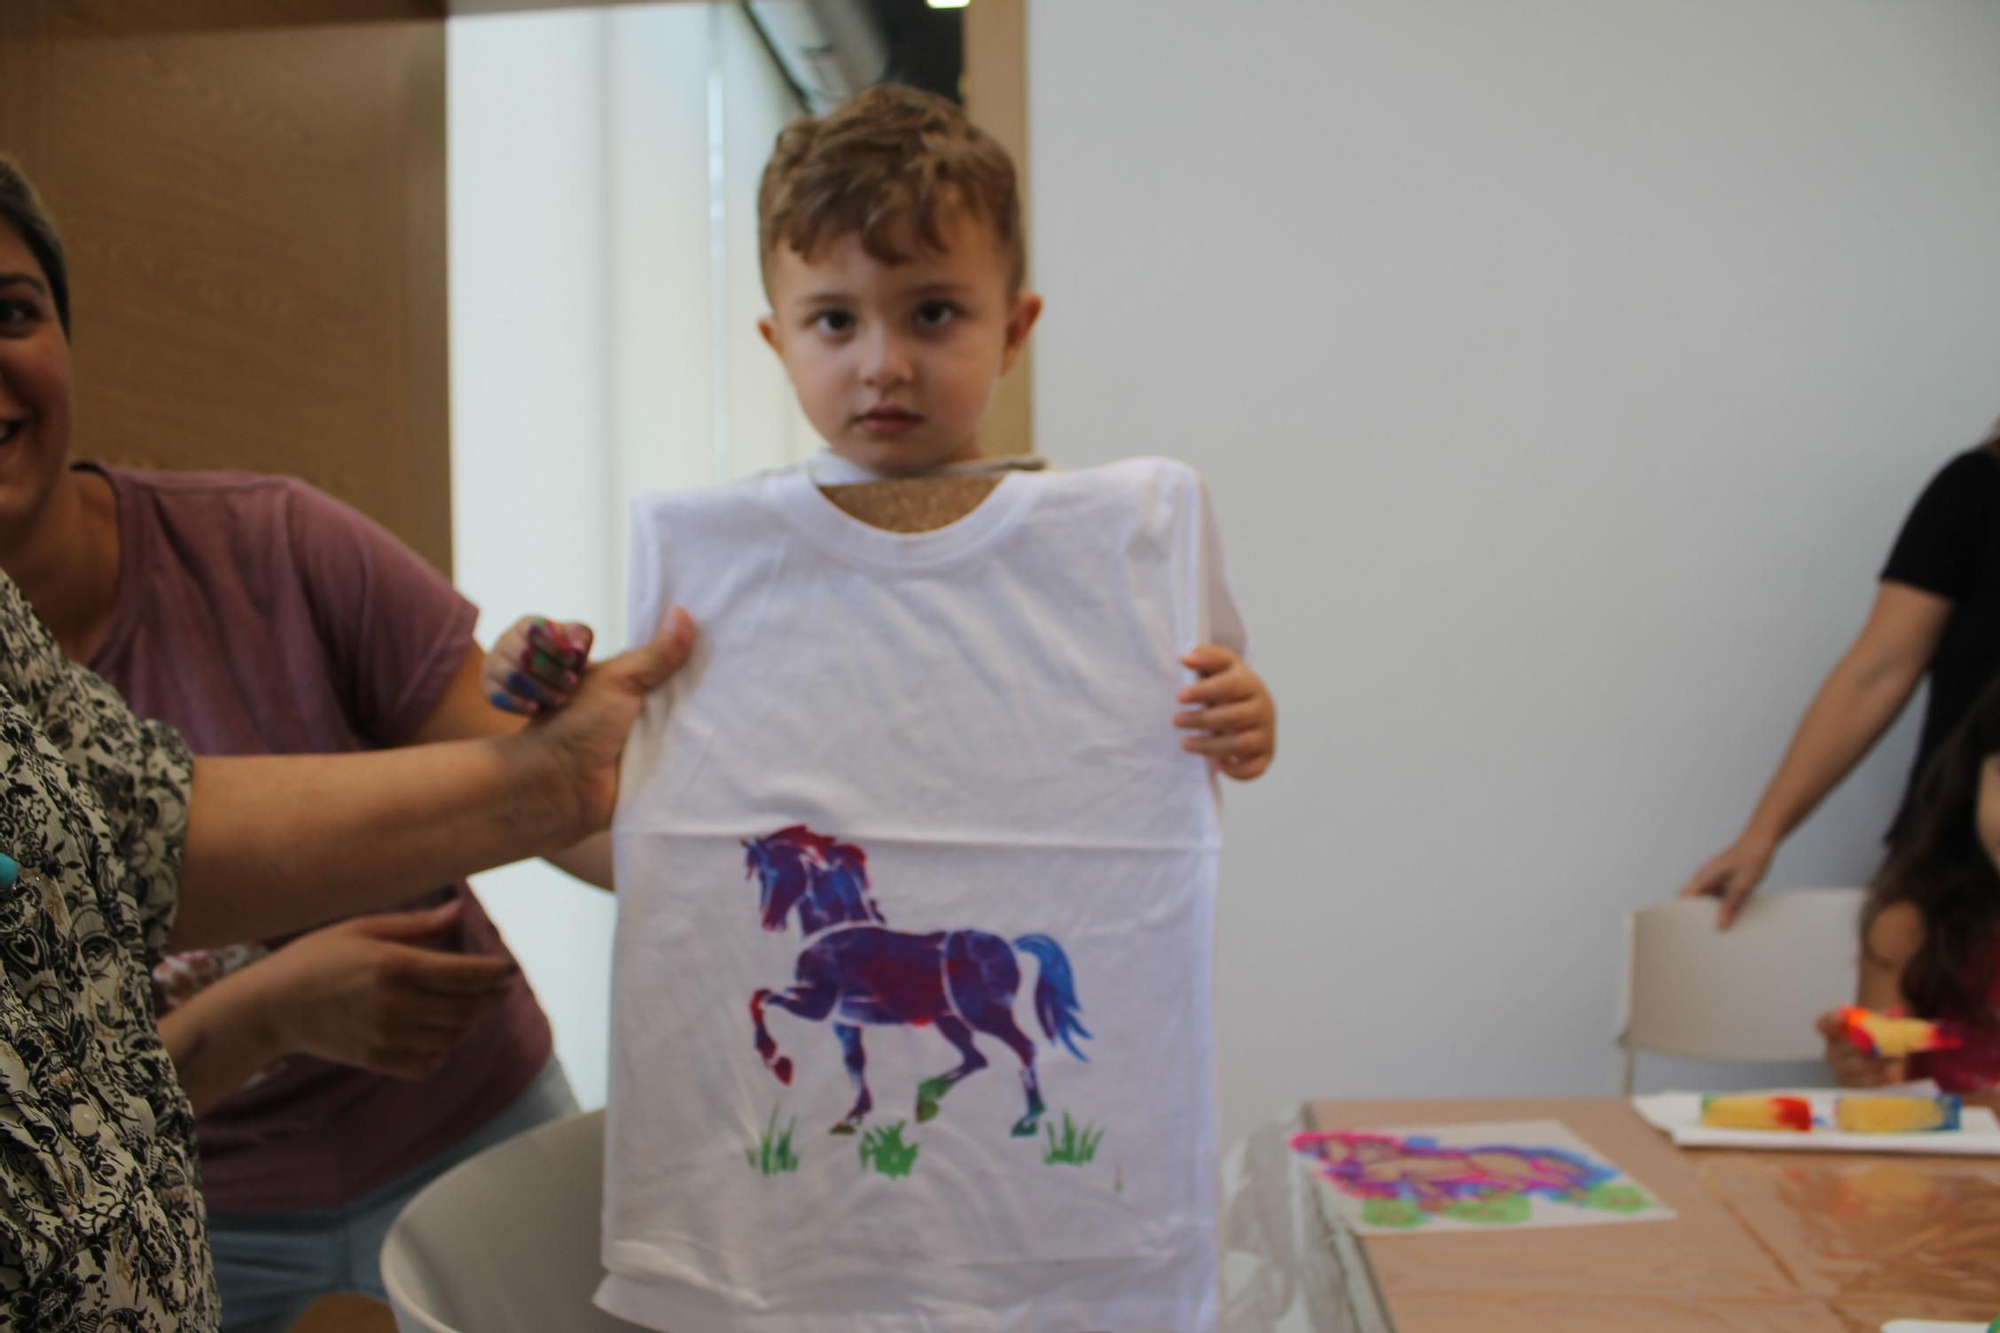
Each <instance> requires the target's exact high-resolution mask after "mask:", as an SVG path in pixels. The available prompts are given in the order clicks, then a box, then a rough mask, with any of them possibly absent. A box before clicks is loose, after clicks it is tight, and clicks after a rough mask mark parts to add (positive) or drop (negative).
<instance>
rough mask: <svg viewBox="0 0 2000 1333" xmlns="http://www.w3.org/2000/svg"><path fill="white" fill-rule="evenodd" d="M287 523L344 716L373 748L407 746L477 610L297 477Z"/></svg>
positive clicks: (375, 529) (417, 559)
mask: <svg viewBox="0 0 2000 1333" xmlns="http://www.w3.org/2000/svg"><path fill="white" fill-rule="evenodd" d="M287 503H288V506H289V512H288V514H287V526H288V528H289V533H290V538H291V544H292V554H293V558H294V559H295V560H297V561H298V565H299V569H300V572H301V574H302V576H303V578H304V580H305V584H306V595H307V597H308V598H309V600H310V601H311V603H312V608H313V617H314V620H315V623H316V624H317V626H318V629H319V633H320V637H321V639H322V640H323V641H324V642H325V644H326V647H327V651H328V653H329V655H330V657H331V659H332V663H333V667H334V670H335V673H336V677H335V684H336V687H337V688H338V689H339V691H340V693H341V699H342V705H343V707H344V708H345V710H346V712H347V716H348V720H349V722H350V723H351V724H352V725H353V727H354V729H355V730H356V731H358V732H359V733H360V734H361V735H363V736H365V737H367V738H368V739H369V740H371V741H373V742H374V743H375V744H377V745H382V746H395V745H402V744H405V743H407V742H408V741H409V740H410V739H411V737H413V736H414V735H416V733H417V729H418V728H419V727H421V726H422V725H423V724H424V722H425V721H426V720H427V719H428V718H429V717H430V716H431V714H432V713H434V712H435V711H437V707H438V705H439V704H440V703H442V702H443V701H444V696H445V691H446V689H447V688H448V687H449V686H450V684H451V681H452V678H453V677H454V676H455V675H456V674H457V672H458V669H459V667H460V665H461V664H462V663H463V662H464V661H465V656H466V653H467V652H468V651H469V650H470V649H471V648H472V647H473V645H474V640H473V637H472V631H473V626H474V624H475V622H476V621H477V620H478V618H479V612H478V608H476V607H475V606H473V604H472V603H471V602H469V601H467V600H466V599H465V598H464V597H462V596H460V595H459V592H458V590H457V589H455V588H453V587H452V586H451V583H450V581H449V580H447V579H446V578H445V577H444V576H443V575H442V574H440V573H438V572H437V571H436V570H435V569H433V568H431V567H430V565H428V564H426V563H425V562H424V560H423V558H422V557H421V556H419V555H418V554H417V553H416V552H415V551H412V550H411V549H410V548H409V547H407V546H405V545H403V543H402V542H400V541H398V540H396V538H395V537H393V536H391V535H390V534H389V532H388V530H387V529H385V528H383V527H382V526H381V525H380V524H379V523H376V522H375V521H374V520H372V519H370V518H368V517H366V516H365V515H363V514H361V513H359V512H357V511H356V510H354V509H351V508H349V507H348V506H346V505H344V504H341V503H340V502H339V501H337V500H334V499H332V498H331V497H329V496H327V495H325V494H322V493H321V492H319V491H317V490H314V489H313V488H312V487H311V486H308V485H306V484H305V483H304V482H292V483H289V485H288V495H287Z"/></svg>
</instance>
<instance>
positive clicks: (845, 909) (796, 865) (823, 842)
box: [753, 824, 887, 922]
mask: <svg viewBox="0 0 2000 1333" xmlns="http://www.w3.org/2000/svg"><path fill="white" fill-rule="evenodd" d="M755 846H756V847H757V848H761V849H763V850H764V851H765V853H766V854H767V855H769V856H770V857H771V858H772V860H774V861H778V860H784V861H789V862H790V863H791V864H790V865H789V866H787V867H786V869H787V870H788V871H789V872H791V873H794V874H802V875H804V876H805V878H806V881H807V886H806V888H805V889H804V892H803V894H802V895H801V896H802V897H805V898H807V899H810V900H811V901H812V903H813V905H814V906H815V907H816V908H818V909H819V910H820V911H821V912H822V913H823V914H825V915H827V916H829V917H830V918H831V919H832V920H834V921H875V922H885V921H886V920H887V918H885V917H884V916H883V915H882V909H881V908H879V907H877V906H876V905H875V899H874V896H873V895H872V894H871V893H870V892H869V889H868V853H867V852H865V851H863V850H862V849H861V848H859V847H857V846H855V845H854V844H853V843H847V842H841V841H840V840H839V839H837V838H833V837H829V836H827V835H826V834H824V833H815V832H813V831H812V830H811V829H810V828H807V827H806V826H805V825H804V824H793V825H791V826H790V827H788V828H782V829H779V830H778V831H777V832H776V833H773V834H771V835H770V836H768V837H764V838H759V839H757V841H756V844H755ZM753 854H754V853H753ZM787 905H789V904H787Z"/></svg>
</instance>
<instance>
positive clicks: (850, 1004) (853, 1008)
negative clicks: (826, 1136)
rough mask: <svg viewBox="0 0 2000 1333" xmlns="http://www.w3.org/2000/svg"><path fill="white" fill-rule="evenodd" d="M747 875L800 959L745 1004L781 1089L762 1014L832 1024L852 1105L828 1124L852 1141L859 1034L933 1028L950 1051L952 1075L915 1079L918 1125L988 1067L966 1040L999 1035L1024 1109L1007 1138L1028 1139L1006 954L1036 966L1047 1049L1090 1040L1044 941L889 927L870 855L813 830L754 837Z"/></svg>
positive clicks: (1024, 1057) (769, 920)
mask: <svg viewBox="0 0 2000 1333" xmlns="http://www.w3.org/2000/svg"><path fill="white" fill-rule="evenodd" d="M743 846H744V847H745V848H746V849H747V853H746V855H745V857H744V874H745V877H746V878H747V877H749V876H751V875H755V876H756V878H757V880H758V882H759V884H760V885H761V886H762V891H761V894H760V896H759V900H758V907H759V911H760V912H761V914H762V917H763V925H764V929H766V930H770V931H780V930H783V929H784V928H785V923H786V922H787V921H788V920H789V919H790V918H791V916H792V915H793V914H794V913H796V914H797V915H798V918H799V928H800V930H801V931H802V932H803V933H804V935H805V938H806V941H807V943H806V947H805V949H804V951H803V952H801V953H800V954H799V960H798V964H797V967H796V970H795V972H794V976H795V978H796V980H795V982H794V984H793V985H792V986H791V987H790V989H788V990H782V991H776V990H760V991H758V992H757V993H756V994H755V995H753V996H751V997H750V1017H751V1020H752V1021H753V1023H754V1024H755V1026H756V1033H757V1053H758V1054H759V1055H761V1056H763V1057H764V1063H765V1064H766V1065H768V1066H769V1067H770V1069H771V1072H772V1073H774V1074H776V1075H777V1076H778V1081H779V1082H780V1083H784V1084H787V1085H789V1084H790V1083H791V1081H792V1062H791V1059H790V1057H788V1056H783V1055H780V1054H778V1043H777V1042H775V1041H773V1040H772V1039H771V1034H770V1032H769V1031H768V1030H767V1029H766V1028H765V1026H764V1009H765V1006H767V1005H770V1006H775V1007H776V1008H779V1009H783V1010H786V1011H787V1012H790V1013H793V1014H796V1015H798V1016H799V1017H800V1018H807V1019H811V1020H813V1021H814V1022H824V1021H826V1020H827V1019H832V1020H833V1031H834V1035H836V1036H837V1037H839V1038H840V1045H841V1050H842V1052H843V1054H844V1055H845V1057H846V1063H847V1072H848V1076H849V1077H850V1078H851V1079H852V1080H853V1083H854V1089H855V1100H854V1108H853V1109H852V1110H850V1111H849V1112H848V1113H847V1115H846V1117H845V1118H844V1119H842V1120H841V1121H840V1123H839V1124H837V1125H835V1126H834V1127H833V1132H834V1133H836V1134H852V1133H854V1132H855V1131H856V1129H857V1128H858V1127H859V1126H860V1124H861V1122H862V1121H863V1120H865V1119H867V1117H868V1112H869V1111H870V1109H872V1108H873V1106H874V1104H875V1101H874V1098H873V1097H872V1096H871V1095H870V1094H869V1092H868V1080H867V1078H866V1076H865V1075H866V1066H867V1056H866V1053H865V1052H864V1051H863V1050H862V1046H861V1029H862V1028H863V1027H864V1026H871V1025H872V1026H895V1025H913V1026H922V1025H924V1024H926V1023H933V1024H936V1025H937V1030H938V1032H939V1034H940V1035H942V1036H943V1037H944V1039H945V1040H946V1041H948V1042H950V1043H951V1044H952V1045H953V1046H955V1047H957V1048H958V1053H959V1055H960V1057H961V1059H960V1062H959V1065H958V1067H957V1068H955V1069H951V1070H948V1071H946V1072H945V1073H942V1074H939V1075H938V1076H937V1077H935V1078H928V1079H925V1080H924V1081H923V1082H922V1083H921V1084H919V1085H918V1087H917V1120H918V1121H919V1122H923V1121H927V1120H930V1119H931V1118H932V1117H934V1116H936V1115H937V1113H938V1104H939V1103H940V1102H942V1101H943V1100H944V1096H945V1094H946V1093H948V1092H950V1091H951V1090H952V1088H953V1087H955V1086H957V1084H958V1083H959V1081H960V1080H962V1079H964V1078H966V1077H968V1076H970V1075H972V1074H975V1073H978V1072H979V1071H980V1070H981V1069H984V1068H985V1067H986V1063H987V1061H986V1057H985V1056H983V1055H981V1054H980V1053H979V1049H978V1047H977V1046H975V1045H974V1044H973V1033H974V1032H983V1033H986V1034H987V1035H989V1036H993V1037H998V1038H999V1039H1000V1040H1001V1041H1003V1042H1005V1043H1006V1044H1007V1046H1008V1047H1009V1048H1010V1049H1011V1050H1012V1051H1013V1052H1014V1054H1015V1055H1016V1056H1017V1057H1018V1058H1019V1059H1020V1061H1021V1084H1022V1087H1023V1089H1024V1090H1025V1091H1026V1093H1027V1097H1028V1110H1027V1113H1026V1114H1025V1115H1023V1116H1022V1117H1021V1118H1020V1119H1019V1120H1018V1121H1016V1122H1015V1123H1014V1130H1013V1132H1014V1134H1015V1136H1016V1137H1021V1138H1029V1137H1033V1136H1034V1134H1035V1133H1036V1131H1037V1127H1038V1126H1039V1124H1040V1122H1041V1117H1042V1114H1043V1112H1044V1110H1045V1109H1046V1108H1045V1107H1044V1106H1043V1104H1042V1090H1041V1085H1040V1083H1039V1081H1038V1080H1037V1078H1036V1076H1035V1044H1034V1042H1032V1041H1031V1040H1029V1038H1028V1036H1027V1034H1026V1033H1024V1032H1022V1031H1021V1029H1020V1026H1019V1025H1018V1024H1016V1023H1015V1022H1014V995H1015V992H1017V991H1018V990H1019V989H1020V986H1021V968H1020V965H1019V964H1018V963H1017V962H1016V960H1015V957H1014V955H1015V952H1016V951H1017V950H1018V951H1019V952H1021V953H1024V954H1028V955H1031V956H1032V957H1033V958H1034V959H1035V960H1036V962H1037V963H1039V964H1040V967H1041V975H1040V977H1039V978H1038V979H1037V981H1036V983H1035V1013H1036V1016H1037V1017H1039V1018H1040V1019H1041V1023H1042V1030H1043V1031H1044V1032H1046V1033H1047V1034H1048V1038H1049V1041H1050V1042H1052V1043H1056V1042H1059V1043H1061V1044H1062V1045H1063V1046H1065V1047H1067V1048H1068V1050H1069V1052H1070V1054H1071V1055H1074V1056H1075V1057H1076V1058H1077V1059H1079V1060H1083V1059H1087V1058H1088V1057H1086V1056H1085V1055H1084V1053H1083V1052H1082V1051H1081V1050H1079V1049H1077V1044H1076V1040H1077V1038H1079V1037H1083V1038H1088V1037H1089V1036H1090V1033H1089V1032H1088V1031H1087V1030H1085V1028H1084V1026H1083V1024H1082V1023H1081V1022H1079V1021H1078V1019H1077V1016H1078V1015H1079V1014H1080V1013H1081V1012H1082V1006H1081V1005H1079V1004H1078V1003H1077V999H1076V985H1075V982H1074V981H1073V980H1072V979H1071V976H1070V970H1069V958H1068V956H1067V955H1066V954H1064V953H1063V951H1062V946H1061V945H1059V944H1057V943H1056V942H1055V941H1054V940H1052V939H1050V938H1049V937H1048V936H1046V935H1023V936H1022V937H1021V938H1019V939H1017V940H1015V941H1013V943H1012V944H1009V943H1008V942H1007V941H1006V940H1005V939H1002V938H1001V937H1000V936H998V935H993V934H989V933H988V932H986V931H983V930H951V931H934V932H932V933H930V934H928V935H913V934H910V933H908V932H906V931H898V930H890V929H888V927H887V921H886V919H885V918H884V917H883V915H882V909H881V908H879V907H877V906H876V905H875V899H874V897H873V895H872V894H871V893H870V892H869V885H868V857H867V854H866V853H865V852H863V851H862V850H861V849H860V848H859V847H855V846H851V845H850V844H848V843H844V842H838V841H835V840H834V839H833V838H829V837H826V836H825V835H823V834H819V833H814V832H813V831H812V830H811V829H809V828H807V827H806V826H805V825H803V824H794V825H793V826H792V827H790V828H785V829H780V830H779V831H778V832H776V833H773V834H771V835H769V836H768V837H763V838H749V839H745V840H744V842H743Z"/></svg>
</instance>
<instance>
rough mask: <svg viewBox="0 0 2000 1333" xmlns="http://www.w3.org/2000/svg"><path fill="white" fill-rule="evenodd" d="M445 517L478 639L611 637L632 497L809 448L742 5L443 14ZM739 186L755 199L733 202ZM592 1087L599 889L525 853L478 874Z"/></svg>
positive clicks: (768, 92) (756, 69)
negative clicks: (790, 368) (773, 307)
mask: <svg viewBox="0 0 2000 1333" xmlns="http://www.w3.org/2000/svg"><path fill="white" fill-rule="evenodd" d="M447 36H448V58H449V69H448V73H449V94H448V95H449V112H450V117H451V121H450V168H449V171H450V192H451V193H450V205H451V223H450V229H451V261H450V262H451V335H452V352H451V357H452V359H451V371H452V490H453V494H452V513H453V521H454V547H455V558H456V565H457V569H456V574H457V580H458V584H459V586H460V588H461V589H463V590H464V591H465V592H466V594H467V595H468V596H470V597H471V598H472V599H473V600H474V601H476V602H478V603H479V605H480V607H481V616H480V621H479V634H480V637H481V639H482V641H483V642H487V643H491V642H492V641H493V639H494V638H495V637H496V636H498V635H499V634H500V632H501V631H503V630H504V629H505V628H506V627H507V626H508V625H509V624H511V623H512V622H513V621H514V619H515V618H516V617H517V616H520V615H523V614H526V613H528V612H540V613H545V614H549V615H555V616H560V617H562V618H564V619H573V620H583V621H587V622H588V623H590V624H591V625H593V626H594V627H596V629H597V630H598V633H599V641H600V643H602V644H604V645H605V646H606V648H607V649H616V648H617V647H618V646H619V645H621V644H623V643H624V642H626V640H627V638H628V636H629V628H628V627H627V626H626V624H625V591H624V580H625V568H626V513H627V506H628V505H629V503H630V501H631V499H632V497H633V496H636V495H640V494H644V493H646V492H648V491H655V490H663V489H669V488H676V487H685V486H699V485H704V484H708V483H712V482H716V481H721V480H725V479H727V478H729V477H732V476H736V475H739V474H741V473H743V472H746V471H754V470H756V469H757V468H761V467H767V466H770V465H772V464H775V463H781V462H784V461H786V460H788V459H790V458H794V457H798V456H801V455H802V454H803V453H805V452H810V450H811V448H812V447H813V445H814V444H815V441H813V439H812V436H811V433H810V429H809V428H808V427H807V426H805V424H804V423H803V421H802V420H801V419H800V418H798V416H797V413H796V411H795V410H794V409H792V408H791V407H789V406H788V405H789V404H790V402H791V394H790V391H789V389H788V387H787V386H786V383H785V379H784V374H783V371H782V369H781V368H780V367H779V365H778V363H777V361H776V358H774V357H773V356H771V354H770V353H769V351H768V350H767V349H765V348H764V346H763V345H762V343H761V342H759V341H757V338H756V333H755V330H754V321H755V319H756V317H757V315H758V314H759V313H760V312H761V311H762V310H763V308H764V303H763V295H762V292H761V290H760V288H759V284H758V279H757V265H756V214H755V209H754V206H748V207H746V198H747V199H748V200H751V201H754V196H755V190H756V178H757V174H758V173H759V172H760V171H761V170H762V168H763V162H764V158H765V157H766V155H767V154H768V152H769V149H770V145H771V140H772V139H773V138H774V137H775V136H776V134H777V131H778V128H779V127H780V126H781V125H782V124H783V123H784V121H785V120H787V119H789V118H790V116H792V115H793V114H796V111H797V108H796V106H794V105H793V104H791V102H790V100H789V93H788V92H787V91H786V90H785V88H784V85H783V83H782V82H781V81H780V80H779V78H778V76H777V75H776V73H775V72H774V71H773V69H772V68H771V66H770V64H769V61H768V59H767V58H766V57H765V56H764V54H763V52H762V49H761V48H760V47H759V46H758V45H757V42H756V38H755V36H754V34H753V33H752V31H751V30H750V29H749V27H748V25H747V24H746V23H745V21H744V19H743V16H742V14H741V13H740V12H738V11H737V9H736V7H735V6H734V5H721V4H711V5H695V4H665V5H633V6H626V7H620V8H616V9H599V10H571V11H564V12H560V13H551V14H535V15H508V16H501V17H489V18H460V19H453V20H452V21H451V24H450V26H449V27H448V29H447ZM746 192H747V194H746ZM476 884H477V887H478V890H479V893H480V896H481V898H482V900H483V901H484V902H485V903H486V906H487V909H488V910H489V911H490V912H491V913H492V914H493V916H494V918H495V920H496V921H498V922H499V925H500V928H501V930H502V932H503V933H504V934H505V935H506V937H507V941H508V943H509V945H510V946H511V947H512V948H513V950H514V952H515V954H516V955H517V956H518V957H519V958H520V960H521V964H522V967H523V969H524V970H525V971H526V973H527V976H528V980H529V982H530V983H531V984H532V985H533V986H534V987H535V991H536V994H537V995H538V996H539V997H540V998H541V1001H542V1005H543V1007H544V1008H545V1009H546V1010H547V1011H548V1013H549V1018H550V1021H551V1023H552V1024H553V1026H554V1028H555V1035H556V1050H557V1053H558V1054H559V1055H560V1056H561V1057H562V1060H563V1062H564V1064H565V1065H566V1066H567V1067H568V1070H569V1073H570V1081H571V1083H572V1085H573V1086H574V1087H575V1089H576V1092H577V1096H578V1098H579V1100H580V1101H581V1102H582V1103H583V1104H584V1105H585V1106H586V1107H590V1106H600V1105H602V1104H603V1102H604V1089H605V1070H606V1040H607V1036H608V1032H609V1003H610V992H609V983H610V968H611V931H612V926H613V923H614V921H615V919H616V907H615V904H614V903H613V901H612V899H611V898H610V896H609V895H606V894H604V893H601V892H599V891H598V890H595V889H591V888H587V887H584V886H582V885H579V884H577V883H576V882H575V881H573V880H570V879H568V878H567V877H566V876H564V875H563V874H561V873H560V872H558V871H555V870H552V869H550V868H549V867H547V866H545V865H542V864H540V863H531V864H527V865H520V866H513V867H509V868H507V869H505V870H501V871H496V872H494V873H492V874H489V875H484V876H481V877H480V878H479V879H478V880H477V881H476Z"/></svg>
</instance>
